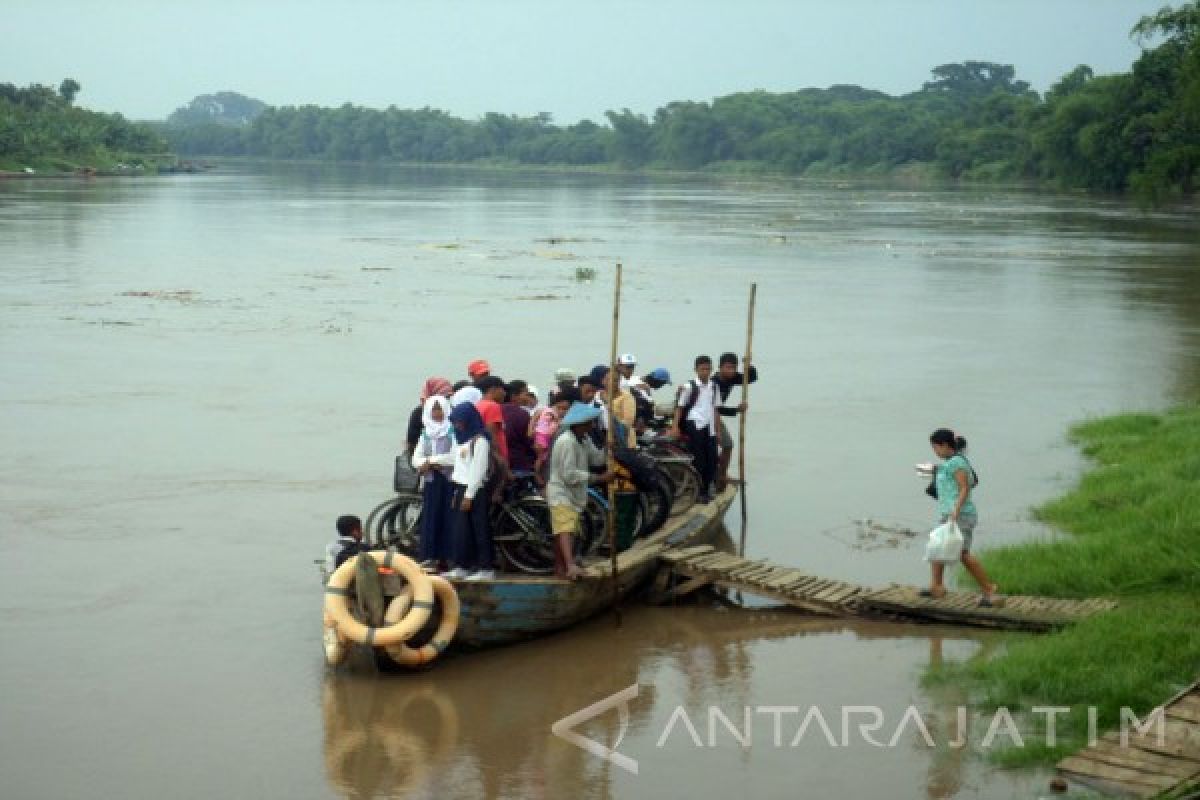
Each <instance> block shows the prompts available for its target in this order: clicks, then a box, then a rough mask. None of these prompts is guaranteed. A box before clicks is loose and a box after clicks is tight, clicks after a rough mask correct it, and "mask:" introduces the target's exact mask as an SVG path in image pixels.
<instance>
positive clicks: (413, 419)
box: [404, 378, 453, 455]
mask: <svg viewBox="0 0 1200 800" xmlns="http://www.w3.org/2000/svg"><path fill="white" fill-rule="evenodd" d="M435 394H436V395H441V396H442V397H449V396H450V395H451V394H453V391H452V390H451V387H450V381H448V380H446V379H445V378H426V379H425V384H424V385H423V386H422V387H421V397H420V399H419V400H418V401H417V407H416V408H414V409H413V410H412V413H411V414H409V415H408V429H407V431H406V432H405V436H404V452H405V453H407V454H409V455H411V454H412V452H413V450H415V449H416V447H417V440H418V439H419V438H420V436H421V428H422V426H423V424H424V423H423V422H422V421H421V417H422V416H423V415H424V413H425V401H426V400H428V399H429V398H431V397H433V396H434V395H435Z"/></svg>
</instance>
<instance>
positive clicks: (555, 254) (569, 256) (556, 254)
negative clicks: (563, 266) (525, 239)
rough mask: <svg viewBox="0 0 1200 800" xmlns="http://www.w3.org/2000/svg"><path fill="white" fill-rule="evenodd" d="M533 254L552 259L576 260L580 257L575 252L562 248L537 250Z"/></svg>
mask: <svg viewBox="0 0 1200 800" xmlns="http://www.w3.org/2000/svg"><path fill="white" fill-rule="evenodd" d="M533 254H534V255H535V256H537V257H538V258H548V259H550V260H551V261H574V260H575V259H577V258H579V256H577V255H575V254H574V253H567V252H563V251H561V250H535V251H533Z"/></svg>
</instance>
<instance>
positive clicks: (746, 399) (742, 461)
mask: <svg viewBox="0 0 1200 800" xmlns="http://www.w3.org/2000/svg"><path fill="white" fill-rule="evenodd" d="M757 294H758V284H757V283H752V284H750V310H749V311H747V312H746V356H745V358H743V359H742V402H743V403H746V404H747V408H746V410H745V411H743V412H742V413H741V414H739V415H738V441H737V449H738V479H739V480H740V481H741V482H742V490H741V492H740V495H741V506H742V538H741V541H740V542H739V543H738V555H740V556H745V555H746V484H747V481H746V415H748V414H749V413H750V409H749V405H748V404H749V403H750V365H751V363H753V362H752V361H751V360H750V359H751V358H752V357H753V355H754V297H755V295H757Z"/></svg>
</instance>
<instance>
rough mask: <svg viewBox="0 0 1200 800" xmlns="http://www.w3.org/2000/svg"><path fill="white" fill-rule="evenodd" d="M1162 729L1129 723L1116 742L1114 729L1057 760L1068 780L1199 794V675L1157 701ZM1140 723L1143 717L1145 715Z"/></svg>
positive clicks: (1141, 791)
mask: <svg viewBox="0 0 1200 800" xmlns="http://www.w3.org/2000/svg"><path fill="white" fill-rule="evenodd" d="M1161 708H1162V710H1163V717H1164V718H1163V728H1162V731H1163V735H1162V737H1161V738H1160V737H1159V735H1158V730H1157V729H1156V728H1155V727H1154V726H1153V725H1152V726H1151V729H1150V730H1149V731H1148V732H1147V733H1138V732H1137V731H1135V730H1133V729H1132V727H1131V728H1130V729H1129V730H1128V738H1127V741H1126V742H1125V743H1124V744H1122V742H1121V735H1120V734H1119V733H1117V732H1111V733H1106V734H1105V735H1104V736H1102V737H1101V738H1100V740H1099V741H1098V742H1096V744H1094V745H1092V746H1091V747H1088V748H1087V749H1085V750H1081V751H1079V752H1078V753H1076V754H1075V755H1073V756H1069V757H1067V758H1064V759H1063V760H1062V761H1060V762H1058V772H1059V774H1060V775H1062V777H1064V778H1066V779H1067V780H1069V781H1074V782H1076V783H1082V784H1085V785H1088V786H1090V787H1091V788H1093V789H1098V790H1100V791H1102V792H1106V793H1109V794H1118V795H1123V796H1127V797H1179V798H1183V797H1197V796H1200V681H1197V682H1196V683H1193V684H1192V685H1191V686H1189V687H1188V688H1186V689H1184V690H1183V691H1182V692H1180V693H1179V694H1177V695H1175V696H1174V697H1172V698H1171V699H1170V700H1168V701H1167V702H1166V703H1164V704H1163V705H1162V706H1161ZM1141 721H1142V723H1143V724H1144V723H1145V722H1146V719H1145V717H1143V718H1142V720H1141Z"/></svg>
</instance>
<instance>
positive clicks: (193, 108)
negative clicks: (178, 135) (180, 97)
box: [167, 92, 267, 128]
mask: <svg viewBox="0 0 1200 800" xmlns="http://www.w3.org/2000/svg"><path fill="white" fill-rule="evenodd" d="M266 108H267V104H266V103H264V102H263V101H262V100H258V99H256V98H253V97H247V96H246V95H244V94H238V93H237V92H217V93H216V94H202V95H198V96H196V97H195V98H193V99H192V102H190V103H188V104H187V105H186V106H180V107H179V108H177V109H175V111H173V112H172V113H171V116H169V117H167V124H168V125H171V126H174V127H181V128H182V127H188V126H192V125H212V124H216V125H226V126H228V127H231V128H242V127H245V126H247V125H249V124H250V123H251V122H253V121H254V120H255V118H256V117H257V116H258V115H259V114H261V113H262V112H263V111H264V110H265V109H266Z"/></svg>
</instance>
